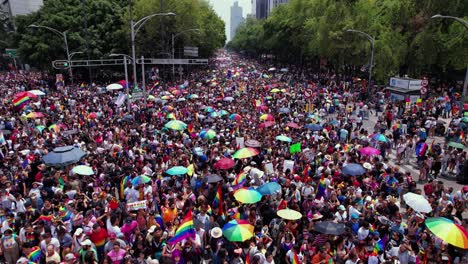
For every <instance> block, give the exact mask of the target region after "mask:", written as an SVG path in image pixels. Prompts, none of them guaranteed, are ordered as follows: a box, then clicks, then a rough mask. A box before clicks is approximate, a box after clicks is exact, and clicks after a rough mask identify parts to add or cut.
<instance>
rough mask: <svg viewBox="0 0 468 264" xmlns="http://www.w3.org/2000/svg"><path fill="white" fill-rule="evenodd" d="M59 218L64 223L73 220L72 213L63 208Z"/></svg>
mask: <svg viewBox="0 0 468 264" xmlns="http://www.w3.org/2000/svg"><path fill="white" fill-rule="evenodd" d="M59 216H60V218H61V219H62V221H64V222H65V221H68V220H70V219H71V213H70V211H68V210H67V209H66V208H64V207H61V208H60V209H59Z"/></svg>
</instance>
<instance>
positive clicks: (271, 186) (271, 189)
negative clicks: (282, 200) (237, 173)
mask: <svg viewBox="0 0 468 264" xmlns="http://www.w3.org/2000/svg"><path fill="white" fill-rule="evenodd" d="M280 190H281V185H279V184H278V183H276V182H268V183H265V184H263V185H262V186H260V187H258V189H257V191H258V192H259V193H261V194H262V195H271V194H274V193H275V192H277V191H280Z"/></svg>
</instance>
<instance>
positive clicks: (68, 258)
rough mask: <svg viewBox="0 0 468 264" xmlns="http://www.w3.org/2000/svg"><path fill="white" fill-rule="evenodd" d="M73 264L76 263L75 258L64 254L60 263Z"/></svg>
mask: <svg viewBox="0 0 468 264" xmlns="http://www.w3.org/2000/svg"><path fill="white" fill-rule="evenodd" d="M75 263H76V257H75V255H74V254H73V253H68V254H66V255H65V257H64V258H63V262H62V264H75Z"/></svg>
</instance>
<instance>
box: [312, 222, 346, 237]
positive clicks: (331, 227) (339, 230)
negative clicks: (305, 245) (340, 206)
mask: <svg viewBox="0 0 468 264" xmlns="http://www.w3.org/2000/svg"><path fill="white" fill-rule="evenodd" d="M345 229H346V226H345V225H344V224H341V223H334V222H332V221H324V222H318V223H316V224H315V225H314V230H315V231H317V232H320V233H323V234H327V235H335V236H339V235H341V234H343V233H344V232H345Z"/></svg>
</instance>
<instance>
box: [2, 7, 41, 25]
mask: <svg viewBox="0 0 468 264" xmlns="http://www.w3.org/2000/svg"><path fill="white" fill-rule="evenodd" d="M43 4H44V2H43V0H0V13H1V14H0V16H1V15H3V16H5V17H6V19H8V20H9V21H10V23H11V24H10V25H9V26H10V27H13V28H14V25H13V19H12V18H13V17H15V16H18V15H27V14H30V13H33V12H36V11H38V10H39V9H40V8H41V7H42V5H43Z"/></svg>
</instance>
